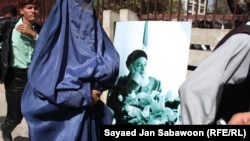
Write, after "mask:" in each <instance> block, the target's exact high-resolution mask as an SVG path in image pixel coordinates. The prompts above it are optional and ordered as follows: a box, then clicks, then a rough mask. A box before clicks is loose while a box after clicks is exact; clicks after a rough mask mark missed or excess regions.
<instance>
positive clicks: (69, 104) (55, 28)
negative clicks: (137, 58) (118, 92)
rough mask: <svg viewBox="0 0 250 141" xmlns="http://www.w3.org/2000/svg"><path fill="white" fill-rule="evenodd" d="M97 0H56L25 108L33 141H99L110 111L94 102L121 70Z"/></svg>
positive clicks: (36, 53)
mask: <svg viewBox="0 0 250 141" xmlns="http://www.w3.org/2000/svg"><path fill="white" fill-rule="evenodd" d="M93 1H94V0H57V1H56V3H55V5H54V7H53V8H52V10H51V12H50V14H49V16H48V18H47V19H46V21H45V23H44V25H43V28H42V30H41V32H40V35H39V38H38V41H37V43H36V46H35V51H34V55H33V59H32V63H31V65H30V67H29V70H28V84H27V86H26V88H25V91H24V93H23V97H22V103H21V104H22V112H23V115H24V118H25V120H26V121H27V124H28V128H29V136H30V140H31V141H44V140H46V141H98V140H99V125H102V124H111V123H112V118H113V117H112V114H111V111H110V109H109V108H108V107H107V106H106V105H105V104H104V103H103V102H101V101H100V102H99V103H97V104H96V105H95V106H92V107H91V106H89V104H90V103H91V102H92V95H91V90H92V89H97V90H101V91H104V90H107V89H110V88H111V87H112V86H113V85H114V84H115V82H116V79H117V77H118V73H119V63H120V62H119V60H120V59H119V54H118V52H117V51H116V49H115V48H114V46H113V44H112V42H111V41H110V39H109V38H108V36H107V35H106V33H105V32H104V30H103V28H102V26H101V25H100V23H99V21H98V19H97V17H96V14H95V11H94V9H93Z"/></svg>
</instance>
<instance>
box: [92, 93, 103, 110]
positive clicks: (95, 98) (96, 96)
mask: <svg viewBox="0 0 250 141" xmlns="http://www.w3.org/2000/svg"><path fill="white" fill-rule="evenodd" d="M101 95H102V92H101V91H99V90H92V103H91V106H93V105H95V104H96V103H97V102H98V101H99V100H101V98H100V97H101Z"/></svg>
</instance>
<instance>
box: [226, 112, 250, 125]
mask: <svg viewBox="0 0 250 141" xmlns="http://www.w3.org/2000/svg"><path fill="white" fill-rule="evenodd" d="M228 124H229V125H250V112H242V113H236V114H234V115H233V116H232V118H231V119H230V120H229V122H228Z"/></svg>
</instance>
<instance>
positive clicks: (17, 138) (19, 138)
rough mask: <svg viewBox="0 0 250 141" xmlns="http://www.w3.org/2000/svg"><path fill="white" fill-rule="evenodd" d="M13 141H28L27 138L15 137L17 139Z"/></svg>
mask: <svg viewBox="0 0 250 141" xmlns="http://www.w3.org/2000/svg"><path fill="white" fill-rule="evenodd" d="M14 141H29V138H27V137H22V136H17V137H15V139H14Z"/></svg>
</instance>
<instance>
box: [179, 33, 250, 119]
mask: <svg viewBox="0 0 250 141" xmlns="http://www.w3.org/2000/svg"><path fill="white" fill-rule="evenodd" d="M249 42H250V36H249V35H247V34H236V35H234V36H232V37H230V38H229V39H228V40H227V41H226V42H225V43H224V44H222V45H221V47H220V48H218V49H217V50H216V51H214V52H213V53H212V54H211V55H210V56H209V57H208V58H207V59H206V60H204V61H203V62H202V63H201V64H200V65H199V66H198V67H197V69H196V70H195V71H194V72H192V74H191V75H190V76H189V77H188V78H187V79H186V80H185V81H184V82H183V84H182V85H181V86H180V88H179V95H180V99H181V110H182V122H183V124H210V123H212V122H214V119H215V115H216V110H217V107H218V104H219V103H220V99H221V94H222V91H223V86H224V85H225V84H226V83H227V84H228V83H231V84H235V83H239V81H242V80H243V79H245V78H246V76H247V73H248V69H249V61H250V57H249V56H250V52H249V49H250V45H249Z"/></svg>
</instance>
